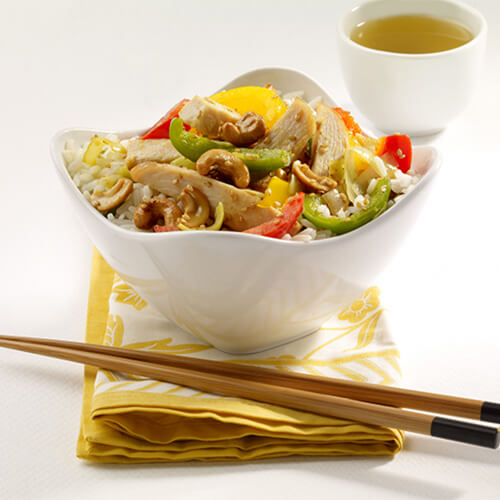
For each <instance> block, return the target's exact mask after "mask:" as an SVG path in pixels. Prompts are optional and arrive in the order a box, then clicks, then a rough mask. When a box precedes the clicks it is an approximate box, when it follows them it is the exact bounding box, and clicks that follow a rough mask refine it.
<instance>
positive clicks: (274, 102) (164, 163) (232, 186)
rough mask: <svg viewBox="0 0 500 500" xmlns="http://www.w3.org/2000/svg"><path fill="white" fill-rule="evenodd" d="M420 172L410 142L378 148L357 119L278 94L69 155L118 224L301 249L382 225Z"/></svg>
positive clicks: (233, 95) (175, 112)
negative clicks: (243, 236)
mask: <svg viewBox="0 0 500 500" xmlns="http://www.w3.org/2000/svg"><path fill="white" fill-rule="evenodd" d="M411 161H412V145H411V141H410V139H409V137H408V136H406V135H403V134H393V135H388V136H385V137H382V138H376V137H370V136H369V135H367V134H365V133H364V132H363V130H362V129H361V127H360V126H359V125H358V123H356V121H355V120H354V118H353V117H352V116H351V114H350V113H349V112H348V111H346V110H344V109H342V108H339V107H335V108H332V107H329V106H327V105H325V104H323V103H321V102H317V101H316V104H314V105H313V104H312V103H311V104H308V103H307V102H306V101H304V100H302V99H301V98H300V97H296V96H292V97H291V96H290V95H289V96H284V97H283V98H282V97H280V95H279V93H278V92H277V91H276V90H275V89H274V88H272V86H271V85H266V86H265V87H256V86H253V87H252V86H248V87H240V88H235V89H228V90H225V91H222V92H219V93H217V94H215V95H213V96H211V97H202V96H199V95H196V96H193V97H192V98H191V99H183V100H182V101H180V102H179V103H177V104H176V105H175V106H173V107H172V109H170V110H169V111H168V112H167V113H166V114H165V116H163V118H162V119H161V120H159V121H158V122H157V123H156V124H155V125H154V126H153V127H152V128H151V129H149V130H148V131H147V132H146V133H144V135H143V136H142V137H140V138H131V139H128V140H123V141H120V140H119V139H118V138H115V137H94V138H92V139H91V140H90V142H89V143H88V144H87V145H84V146H83V147H82V152H81V156H80V160H78V161H77V160H75V156H74V154H73V153H71V152H68V170H69V171H70V173H71V175H72V176H73V179H74V180H75V183H76V184H77V185H78V187H79V188H80V189H81V190H82V192H83V193H84V195H85V196H86V198H87V199H88V201H89V202H90V203H91V204H92V205H93V206H94V207H95V208H96V209H97V210H99V211H100V212H101V213H102V214H103V215H104V216H106V217H107V218H108V219H109V220H111V221H112V222H113V223H115V224H118V225H123V226H124V227H128V228H130V224H133V226H132V227H134V228H135V229H137V230H140V231H154V232H173V231H191V230H196V231H198V230H208V231H221V230H224V231H239V232H244V233H247V234H254V235H258V236H265V237H270V238H285V239H296V240H298V241H307V240H308V239H309V240H312V239H319V238H326V237H330V236H332V235H340V234H345V233H347V232H350V231H353V230H355V229H357V228H359V227H361V226H363V225H364V224H367V223H369V222H370V221H372V220H373V219H375V218H376V217H378V216H379V215H380V214H381V213H382V212H383V211H384V210H386V209H387V207H389V206H391V205H392V204H393V203H396V202H397V201H398V199H399V198H400V197H401V196H402V195H404V194H405V193H407V192H408V191H409V190H410V189H411V187H412V186H413V185H414V184H415V183H416V182H418V180H419V176H418V175H417V174H415V172H413V171H412V169H411ZM78 162H79V163H78ZM127 224H129V225H128V226H127ZM296 235H297V237H296V238H295V236H296Z"/></svg>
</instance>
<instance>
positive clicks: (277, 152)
mask: <svg viewBox="0 0 500 500" xmlns="http://www.w3.org/2000/svg"><path fill="white" fill-rule="evenodd" d="M170 140H171V141H172V144H173V145H174V146H175V148H176V149H177V150H178V151H179V152H180V153H181V154H183V155H184V156H185V157H186V158H188V159H190V160H191V161H196V160H198V159H199V158H200V156H201V155H202V154H203V153H206V152H207V151H209V150H210V149H226V150H228V151H231V152H233V153H234V154H236V156H238V157H239V158H240V159H241V160H243V162H244V163H245V165H246V166H247V167H248V168H249V169H250V170H252V171H254V172H270V171H271V170H276V169H278V168H283V167H287V166H288V165H290V162H291V156H290V153H288V152H287V151H283V150H281V149H250V148H235V147H234V145H233V144H231V143H230V142H227V141H216V140H213V139H208V138H207V137H201V136H199V135H196V134H193V133H191V132H186V131H185V130H184V129H183V122H182V120H181V119H180V118H174V119H173V120H172V122H171V124H170Z"/></svg>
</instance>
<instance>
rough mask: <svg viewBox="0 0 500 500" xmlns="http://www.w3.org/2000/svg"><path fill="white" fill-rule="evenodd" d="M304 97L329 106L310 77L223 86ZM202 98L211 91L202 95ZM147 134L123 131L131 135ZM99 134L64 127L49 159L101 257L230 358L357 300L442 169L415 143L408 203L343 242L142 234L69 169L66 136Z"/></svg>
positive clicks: (297, 332) (288, 336) (258, 75)
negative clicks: (118, 220)
mask: <svg viewBox="0 0 500 500" xmlns="http://www.w3.org/2000/svg"><path fill="white" fill-rule="evenodd" d="M269 82H271V83H272V84H273V85H274V86H275V87H276V88H279V89H281V90H282V91H283V92H289V91H294V90H297V89H300V90H304V91H305V99H312V98H314V97H316V96H321V97H322V98H323V100H324V102H325V103H327V104H330V105H332V104H333V100H332V98H331V97H330V96H329V95H328V94H327V92H326V91H325V90H324V89H323V88H322V87H320V86H319V85H318V84H317V83H316V82H314V81H313V80H312V79H311V78H309V77H308V76H306V75H304V74H302V73H299V72H297V71H293V70H290V69H282V68H265V69H259V70H256V71H250V72H248V73H245V74H244V75H241V76H240V77H238V78H236V79H234V80H232V81H231V82H229V83H228V84H226V85H224V88H231V87H235V86H242V85H264V84H266V83H269ZM200 92H201V93H207V94H211V93H212V92H210V91H209V92H206V91H205V89H200ZM142 132H143V131H131V132H123V133H119V134H118V135H119V137H121V138H125V137H131V136H133V135H138V134H141V133H142ZM106 133H109V132H106V131H102V130H81V129H67V130H63V131H61V132H59V133H57V134H56V135H55V137H54V138H53V139H52V142H51V154H52V158H53V161H54V164H55V166H56V169H57V172H58V174H59V177H60V179H61V181H62V184H63V186H64V189H65V191H66V192H67V194H68V195H69V199H70V203H71V204H72V206H73V208H74V209H75V211H76V212H77V214H78V216H79V218H80V219H81V220H82V222H83V225H84V227H85V228H86V230H87V232H88V234H89V236H90V238H91V239H92V241H93V242H94V244H95V246H96V247H97V249H98V250H99V251H100V252H101V254H102V256H103V257H104V258H105V259H106V261H107V262H108V263H109V264H110V265H111V266H112V267H113V268H114V269H115V270H116V271H117V272H118V274H119V275H120V276H121V277H122V278H123V279H124V280H125V281H126V282H128V283H129V284H130V285H131V286H132V287H133V288H134V289H135V290H136V291H137V292H138V293H139V294H140V295H141V296H142V297H143V298H144V299H145V300H147V301H149V302H150V303H151V304H153V305H154V306H156V308H157V309H158V310H159V311H161V312H162V313H163V314H164V315H165V316H166V317H167V318H168V319H170V320H171V321H173V322H174V323H176V324H177V325H179V326H180V327H181V328H183V329H185V330H187V331H189V332H191V333H192V334H194V335H196V336H197V337H199V338H201V339H203V340H205V341H206V342H208V343H210V344H212V345H214V346H215V347H216V348H218V349H220V350H223V351H226V352H231V353H248V352H255V351H258V350H263V349H266V348H268V347H272V346H275V345H278V344H280V343H284V342H287V341H290V340H292V339H295V338H298V337H300V336H303V335H305V334H307V333H310V332H313V331H315V330H317V329H318V328H319V327H320V326H321V324H322V323H324V322H325V321H326V320H327V319H328V318H329V317H330V316H331V314H332V311H333V310H334V308H335V304H348V303H350V302H351V301H353V300H355V299H356V298H357V296H356V294H357V293H359V285H360V284H361V285H364V284H368V283H371V282H372V280H373V278H374V277H375V275H376V274H377V273H378V272H379V271H381V270H382V269H383V268H384V266H385V265H386V264H387V262H388V261H389V260H390V258H391V255H392V254H393V252H394V251H395V250H396V248H397V247H398V246H399V245H400V243H401V242H402V240H403V237H404V236H405V234H406V233H407V232H408V231H409V230H410V229H411V227H412V224H413V222H414V220H415V217H416V216H417V214H418V212H419V210H420V208H421V207H422V205H423V203H424V202H425V198H426V195H427V194H428V192H429V188H430V187H431V184H432V182H431V181H432V179H433V178H434V176H435V174H436V172H437V171H438V167H439V163H440V161H439V154H438V152H437V151H436V149H434V148H432V147H424V146H420V147H415V150H414V162H415V165H416V167H417V168H418V170H419V171H420V172H422V173H425V175H424V176H423V178H422V180H421V181H420V182H419V184H418V185H417V186H416V187H415V189H414V190H413V191H412V192H410V193H409V194H408V195H407V196H406V197H405V198H404V199H402V200H401V201H400V202H399V203H397V204H396V205H395V206H394V207H393V208H390V209H389V210H387V211H386V212H385V213H383V214H382V215H381V216H380V217H378V218H377V219H375V220H374V221H372V222H370V223H369V224H367V225H365V226H363V227H361V228H359V229H356V230H355V231H352V232H351V233H347V234H345V235H343V236H337V237H333V238H330V239H327V240H320V241H314V242H310V243H301V242H292V241H283V240H276V239H272V238H265V237H262V236H256V235H251V234H243V233H233V232H212V231H186V232H184V231H179V232H173V233H163V234H161V233H157V234H152V233H142V232H133V231H129V230H126V229H122V228H120V227H118V226H116V225H114V224H112V223H111V222H110V221H108V220H107V219H106V218H105V217H103V216H102V215H101V214H100V213H99V212H97V211H96V210H95V209H94V208H93V207H92V206H91V205H90V204H89V203H88V202H87V200H86V199H85V198H84V197H83V196H82V194H81V193H80V191H79V190H78V188H77V187H76V186H75V184H74V183H73V181H72V179H71V177H70V175H69V173H68V172H67V170H66V167H65V164H64V160H63V157H62V151H63V149H64V145H65V143H66V141H67V140H68V139H74V140H75V141H76V142H77V143H82V142H84V141H86V140H89V139H90V138H91V137H92V136H93V135H94V134H106Z"/></svg>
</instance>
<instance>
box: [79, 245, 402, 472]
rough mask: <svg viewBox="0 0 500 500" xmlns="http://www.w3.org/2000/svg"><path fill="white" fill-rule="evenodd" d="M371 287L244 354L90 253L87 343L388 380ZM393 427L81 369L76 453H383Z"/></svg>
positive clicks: (388, 362) (142, 457) (113, 457)
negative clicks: (301, 334)
mask: <svg viewBox="0 0 500 500" xmlns="http://www.w3.org/2000/svg"><path fill="white" fill-rule="evenodd" d="M379 293H380V292H379V290H378V289H377V288H375V287H372V288H368V289H367V290H360V298H359V300H357V301H356V302H354V303H353V304H350V305H349V304H344V305H342V306H335V305H333V304H332V311H333V310H334V311H335V315H334V317H333V319H331V320H330V321H329V322H328V323H327V324H325V325H324V326H323V327H322V328H321V329H320V330H319V331H318V332H317V333H314V334H312V335H309V336H307V337H305V338H303V339H300V340H297V341H295V342H292V343H289V344H287V345H284V346H281V347H278V348H274V349H271V350H268V351H265V352H261V353H258V354H252V355H243V356H231V355H228V354H224V353H221V352H219V351H217V350H216V349H214V348H213V347H211V346H209V345H207V344H205V343H203V342H202V341H201V340H198V339H197V338H196V337H194V336H192V335H190V334H188V333H186V332H183V331H182V330H180V329H179V328H177V327H176V326H175V325H173V324H172V323H170V322H169V321H167V320H166V319H165V318H164V317H163V316H162V315H161V314H160V313H159V312H157V311H156V310H155V309H154V308H153V307H152V306H150V305H148V304H147V303H146V302H145V301H144V300H142V299H141V297H139V296H138V295H137V294H136V293H135V292H134V290H132V289H131V288H130V287H129V286H127V285H126V284H125V283H124V282H123V281H122V280H121V279H120V278H119V277H118V276H117V275H115V273H114V272H113V270H112V269H111V268H110V267H109V265H108V264H107V263H106V262H105V261H104V259H103V258H102V257H101V256H100V255H99V254H98V253H97V251H96V252H95V253H94V258H93V263H92V275H91V285H90V296H89V309H88V320H87V338H86V340H87V342H91V343H98V344H99V343H102V344H107V345H114V346H122V347H127V348H133V349H143V350H151V351H154V352H168V353H175V354H179V355H187V356H189V355H193V356H197V357H201V358H206V359H216V360H231V361H232V362H239V363H248V364H252V365H259V366H266V367H271V368H277V369H281V370H291V371H297V372H303V373H312V374H321V375H324V376H332V377H342V378H347V379H351V380H360V381H367V382H376V383H382V384H389V383H392V382H394V381H396V380H397V379H398V378H399V375H400V369H399V364H398V360H399V353H398V351H397V348H396V347H395V345H394V343H393V341H392V339H391V336H390V334H389V331H388V327H387V323H386V320H385V316H384V310H383V309H382V308H381V306H380V300H379ZM402 443H403V436H402V433H401V432H400V431H398V430H395V429H389V428H385V427H377V426H371V425H364V424H359V423H355V422H351V421H347V420H343V419H337V418H328V417H323V416H320V415H315V414H310V413H305V412H301V411H295V410H290V409H286V408H281V407H277V406H272V405H267V404H263V403H256V402H252V401H247V400H243V399H237V398H228V397H221V396H215V395H213V394H206V393H201V392H198V391H195V390H191V389H189V388H186V387H181V386H177V385H173V384H168V383H164V382H158V381H155V380H149V379H145V378H142V377H136V376H132V375H126V374H123V373H116V372H111V371H107V370H97V369H95V368H92V367H85V379H84V395H83V409H82V419H81V428H80V435H79V439H78V445H77V455H78V456H79V457H81V458H85V459H89V460H93V461H96V462H114V463H134V462H180V461H187V460H249V459H258V458H270V457H282V456H288V455H332V456H333V455H392V454H394V453H397V452H398V451H399V450H400V449H401V447H402Z"/></svg>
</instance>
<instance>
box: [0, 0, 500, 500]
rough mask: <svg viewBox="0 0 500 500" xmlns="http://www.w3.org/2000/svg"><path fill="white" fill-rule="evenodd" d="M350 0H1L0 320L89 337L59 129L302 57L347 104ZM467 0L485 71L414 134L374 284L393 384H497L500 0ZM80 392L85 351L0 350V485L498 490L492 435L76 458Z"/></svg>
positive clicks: (200, 493)
mask: <svg viewBox="0 0 500 500" xmlns="http://www.w3.org/2000/svg"><path fill="white" fill-rule="evenodd" d="M355 3H356V1H355V0H342V1H333V0H328V1H312V0H311V1H309V2H298V1H288V2H287V1H284V0H283V1H279V2H271V1H269V0H266V1H264V0H257V1H253V2H247V5H248V7H246V8H245V7H243V4H241V5H240V4H239V3H238V2H231V1H223V2H222V1H219V2H217V1H214V2H203V1H201V0H189V1H177V2H169V1H163V2H161V1H146V2H138V1H131V0H126V1H121V2H118V1H113V2H103V1H97V0H92V1H87V2H84V1H81V2H79V1H75V0H73V1H70V2H65V1H62V0H61V1H54V0H50V1H46V2H35V1H32V2H29V1H26V0H24V1H16V2H7V1H3V2H1V3H0V64H1V65H0V70H1V73H0V137H2V139H1V144H2V147H1V162H0V171H1V177H0V200H2V201H1V210H0V221H1V227H2V237H1V241H0V280H1V286H0V331H1V332H4V333H11V334H21V335H33V336H45V337H57V338H64V339H74V340H81V339H82V338H83V336H84V329H85V314H86V305H87V294H88V282H89V269H90V258H91V251H92V245H91V243H90V241H89V239H88V238H87V236H86V234H85V233H84V232H83V231H82V230H81V227H80V225H79V223H78V221H77V220H75V218H74V215H73V213H72V212H71V210H70V209H69V207H68V205H67V202H66V199H65V198H64V196H63V192H62V189H61V188H60V186H59V184H58V180H57V179H56V176H55V173H54V169H53V168H52V165H51V162H50V159H49V155H48V142H49V139H50V137H51V136H52V135H53V134H54V133H55V132H56V131H57V130H58V129H61V128H64V127H69V126H76V125H81V126H88V127H98V128H101V129H109V130H116V129H127V128H137V127H141V126H147V125H149V124H152V123H153V122H154V121H156V119H158V118H159V116H161V115H162V114H163V112H164V111H165V110H166V109H168V108H169V107H170V105H171V104H172V103H174V102H176V101H177V100H179V99H180V98H182V97H185V96H192V95H194V94H195V93H203V92H207V93H208V92H209V91H210V90H211V89H215V88H217V87H218V86H219V85H220V84H222V83H224V82H225V81H228V80H229V79H230V78H231V77H233V76H235V75H237V74H239V73H242V72H244V71H246V70H248V69H251V68H254V67H257V66H264V65H268V66H271V65H279V66H290V67H295V68H297V69H300V70H303V71H305V72H307V73H309V74H310V75H311V76H313V77H314V78H316V79H317V80H319V81H320V82H322V83H323V84H324V85H325V86H326V87H327V88H328V89H331V90H332V93H333V95H334V96H335V97H336V100H337V102H338V103H339V104H341V105H343V106H344V107H347V108H351V109H354V108H353V106H352V104H351V103H350V99H349V96H348V94H347V91H346V89H345V86H344V83H343V80H342V75H341V73H340V70H339V65H338V57H337V52H336V42H335V24H336V20H337V19H338V16H339V14H340V13H342V12H344V11H346V10H347V9H348V8H350V7H351V6H353V5H354V4H355ZM469 3H470V4H472V5H474V6H476V7H477V8H479V9H480V10H481V11H482V12H483V14H484V15H485V16H486V19H487V21H488V23H489V26H490V32H489V40H488V50H487V57H486V64H485V66H484V71H483V73H482V75H481V83H480V88H479V90H478V92H477V93H476V95H475V97H474V99H473V101H472V102H471V104H470V105H469V107H468V108H467V110H466V111H465V112H464V113H463V114H462V115H461V117H460V118H459V119H457V120H456V121H455V122H454V123H453V124H452V125H450V126H449V128H448V129H447V130H446V131H445V132H444V133H442V134H441V135H440V136H438V137H433V138H428V139H427V140H428V141H433V142H435V143H436V144H437V145H438V147H440V148H441V150H442V152H443V155H444V168H443V171H442V173H441V175H440V177H439V179H438V181H437V182H436V185H435V190H434V192H433V195H432V196H431V199H430V201H429V203H428V205H427V206H426V207H425V208H424V209H423V210H422V214H421V217H420V219H419V221H418V222H417V223H416V224H415V226H414V228H413V230H412V233H411V235H410V237H409V238H408V239H407V241H406V243H405V244H404V246H403V248H402V250H401V251H400V252H399V254H398V256H397V257H396V258H395V259H394V261H393V262H392V263H391V265H390V267H389V269H387V270H385V271H384V273H383V274H382V275H381V276H380V277H379V279H378V281H377V283H376V284H378V285H379V286H380V287H381V288H382V290H383V297H384V301H385V305H386V307H387V308H388V310H389V311H390V314H391V318H392V324H393V327H394V334H395V337H396V339H397V342H398V344H399V347H400V350H401V354H402V366H403V369H404V385H405V386H408V387H414V388H419V389H424V390H432V391H435V392H442V393H451V394H457V395H464V396H468V397H476V398H480V399H489V400H493V401H495V400H496V401H500V365H499V360H500V327H499V324H500V317H499V309H500V307H499V306H500V294H499V290H500V266H499V255H500V253H499V251H500V245H499V243H498V232H499V212H500V205H499V202H498V187H497V186H498V185H499V183H500V147H499V142H500V139H499V137H500V135H499V129H498V118H499V116H500V104H499V102H500V100H499V98H498V88H499V87H498V85H499V81H500V69H499V61H500V59H499V52H500V34H499V31H498V30H497V29H496V27H497V26H498V25H500V5H499V3H498V2H496V1H495V0H475V1H470V2H469ZM374 77H376V75H374ZM431 77H432V76H430V78H431ZM445 92H446V89H443V93H445ZM361 122H362V123H365V122H364V121H363V120H361ZM81 392H82V367H81V366H78V365H73V364H70V363H67V362H62V361H56V360H50V359H45V358H38V357H36V356H32V355H27V354H24V353H16V352H13V351H7V350H0V408H1V409H0V444H1V449H0V498H1V499H2V500H4V499H5V500H7V499H16V500H17V499H28V498H37V499H38V498H43V499H45V498H49V499H59V498H72V499H76V498H104V497H105V495H107V497H108V498H120V499H128V498H137V497H139V496H140V497H142V498H147V497H150V498H154V497H156V498H160V497H165V496H167V495H168V497H169V498H175V499H177V498H179V499H180V498H182V499H184V498H186V499H188V498H217V499H218V500H222V499H226V498H227V499H234V498H239V499H247V498H248V499H250V498H251V499H254V498H262V499H267V498H292V499H293V498H297V499H298V498H320V497H327V496H328V497H331V496H332V495H333V496H335V497H336V498H364V499H366V498H368V499H372V498H384V499H401V498H436V499H438V498H439V499H455V498H468V499H486V498H500V452H499V451H498V450H497V451H496V452H495V451H492V450H486V449H479V448H474V447H468V446H465V445H460V444H454V443H451V442H445V441H441V440H437V439H430V438H425V437H421V436H416V435H409V436H408V438H407V441H406V447H405V450H404V451H403V452H402V453H400V454H399V455H397V456H396V457H394V458H393V459H390V458H367V459H364V458H361V459H354V458H337V459H332V458H315V459H303V458H300V459H286V460H285V459H284V460H272V461H261V462H252V463H234V464H210V465H206V464H195V463H187V464H180V465H171V466H168V465H141V466H98V465H92V464H88V463H85V462H82V461H80V460H79V459H77V458H76V456H75V443H76V437H77V432H78V428H79V420H80V407H81Z"/></svg>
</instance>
